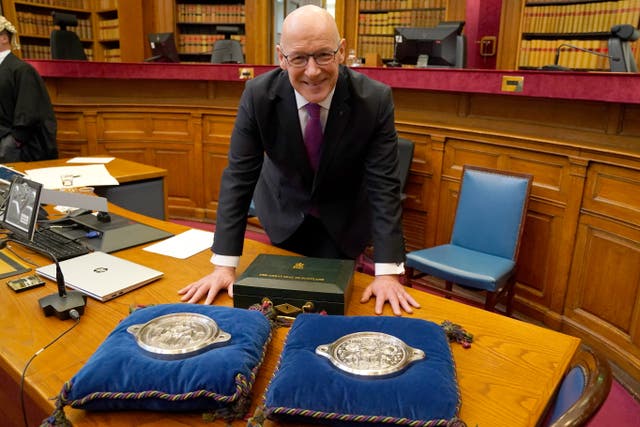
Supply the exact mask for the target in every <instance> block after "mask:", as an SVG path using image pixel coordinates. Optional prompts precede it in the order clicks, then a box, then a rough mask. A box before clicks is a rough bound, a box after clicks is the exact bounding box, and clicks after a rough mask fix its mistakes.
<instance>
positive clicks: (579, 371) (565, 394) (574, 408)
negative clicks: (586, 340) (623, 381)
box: [542, 346, 611, 427]
mask: <svg viewBox="0 0 640 427" xmlns="http://www.w3.org/2000/svg"><path fill="white" fill-rule="evenodd" d="M610 390H611V367H610V366H609V362H608V361H607V360H606V359H605V358H603V357H602V355H600V354H599V353H598V352H596V351H595V350H592V349H589V348H587V347H585V346H580V348H579V349H578V352H577V353H576V354H575V356H574V358H573V360H572V361H571V366H570V367H569V371H568V372H567V374H566V375H565V377H564V379H563V380H562V383H561V384H560V388H559V389H558V392H557V394H556V396H555V398H554V400H553V401H552V403H551V407H550V408H549V412H548V414H547V417H546V418H545V421H544V423H543V424H542V425H543V426H545V427H578V426H583V425H585V424H586V423H587V421H589V420H590V419H591V418H592V417H593V416H594V415H595V414H596V412H597V411H598V409H599V408H600V406H602V404H603V403H604V401H605V400H606V398H607V396H608V395H609V391H610Z"/></svg>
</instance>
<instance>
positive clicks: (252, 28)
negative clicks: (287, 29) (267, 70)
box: [244, 0, 275, 64]
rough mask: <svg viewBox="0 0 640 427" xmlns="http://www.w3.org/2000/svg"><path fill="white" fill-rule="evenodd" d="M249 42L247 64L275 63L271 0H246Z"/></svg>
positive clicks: (245, 11) (245, 10) (246, 49)
mask: <svg viewBox="0 0 640 427" xmlns="http://www.w3.org/2000/svg"><path fill="white" fill-rule="evenodd" d="M244 13H245V21H246V31H247V44H246V46H245V57H246V58H245V60H246V62H247V64H272V63H273V59H272V58H273V52H274V49H275V47H274V45H273V30H272V25H271V19H270V18H269V17H271V16H273V7H272V2H271V1H270V0H251V1H245V6H244Z"/></svg>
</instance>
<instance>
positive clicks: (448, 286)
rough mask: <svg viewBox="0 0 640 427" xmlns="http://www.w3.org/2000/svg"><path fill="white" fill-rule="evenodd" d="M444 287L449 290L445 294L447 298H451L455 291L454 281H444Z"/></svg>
mask: <svg viewBox="0 0 640 427" xmlns="http://www.w3.org/2000/svg"><path fill="white" fill-rule="evenodd" d="M444 288H445V289H446V290H447V293H446V294H445V295H444V297H445V298H446V299H451V294H452V293H453V282H451V281H449V280H446V281H445V282H444Z"/></svg>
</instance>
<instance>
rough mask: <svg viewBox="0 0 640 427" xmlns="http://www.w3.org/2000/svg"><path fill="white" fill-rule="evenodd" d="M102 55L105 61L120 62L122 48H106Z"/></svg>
mask: <svg viewBox="0 0 640 427" xmlns="http://www.w3.org/2000/svg"><path fill="white" fill-rule="evenodd" d="M102 57H103V61H104V62H120V61H121V56H120V49H118V48H114V49H104V50H103V51H102Z"/></svg>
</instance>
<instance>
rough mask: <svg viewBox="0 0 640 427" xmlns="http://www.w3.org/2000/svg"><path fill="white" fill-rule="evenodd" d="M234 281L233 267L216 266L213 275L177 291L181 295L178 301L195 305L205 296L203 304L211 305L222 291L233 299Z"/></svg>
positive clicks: (234, 271) (234, 272)
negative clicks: (225, 290)
mask: <svg viewBox="0 0 640 427" xmlns="http://www.w3.org/2000/svg"><path fill="white" fill-rule="evenodd" d="M235 280H236V269H235V268H234V267H220V266H216V267H215V269H214V270H213V273H211V274H209V275H207V276H204V277H203V278H202V279H200V280H198V281H196V282H193V283H191V284H189V285H187V286H185V287H184V288H182V289H180V290H179V291H178V293H179V294H180V295H182V298H180V301H184V302H188V303H196V302H198V301H200V300H201V299H202V297H203V296H205V295H206V296H207V298H206V299H205V300H204V303H205V304H212V303H213V300H214V299H215V298H216V295H218V292H220V291H221V290H223V289H227V293H228V294H229V297H230V298H233V282H235Z"/></svg>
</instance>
